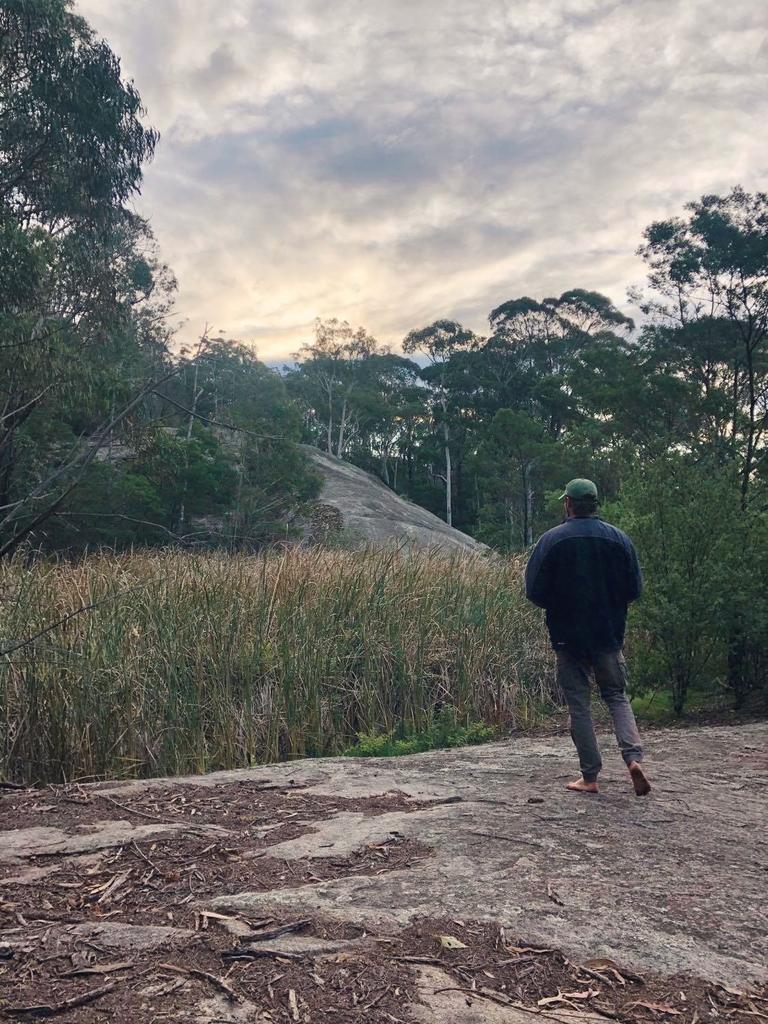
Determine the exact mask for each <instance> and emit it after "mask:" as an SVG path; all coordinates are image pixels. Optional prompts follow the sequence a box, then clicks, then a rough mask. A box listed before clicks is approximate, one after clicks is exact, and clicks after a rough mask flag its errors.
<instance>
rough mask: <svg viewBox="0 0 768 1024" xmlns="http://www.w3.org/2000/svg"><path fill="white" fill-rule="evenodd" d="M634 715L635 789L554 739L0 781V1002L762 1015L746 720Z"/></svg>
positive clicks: (252, 1016) (206, 1013) (761, 946)
mask: <svg viewBox="0 0 768 1024" xmlns="http://www.w3.org/2000/svg"><path fill="white" fill-rule="evenodd" d="M648 738H649V743H648V746H649V760H648V764H649V773H650V774H651V777H652V779H653V781H654V784H655V785H654V792H653V794H652V795H651V797H649V798H647V799H645V800H638V799H637V798H635V797H634V795H633V794H632V790H631V788H630V786H629V784H628V781H627V779H626V778H625V773H624V769H623V766H622V765H621V762H620V761H619V759H618V757H617V756H616V755H614V754H611V755H610V757H608V756H607V757H606V761H607V763H608V765H609V767H608V768H607V769H606V771H605V772H604V778H603V788H602V792H601V794H600V796H599V797H596V798H595V797H585V796H577V795H574V794H570V793H567V792H566V791H565V789H564V783H565V782H566V781H567V779H568V778H569V777H571V772H572V770H573V754H572V751H571V747H570V741H569V740H567V739H566V738H563V737H555V738H551V737H550V738H548V737H541V738H536V739H523V740H514V741H508V742H504V743H496V744H491V745H488V746H484V747H476V748H471V749H464V750H458V751H443V752H435V753H431V754H425V755H420V756H417V757H409V758H402V759H397V760H395V759H393V760H367V761H364V760H351V759H341V758H339V759H333V760H325V761H302V762H298V763H294V764H291V765H276V766H269V767H265V768H259V769H253V770H247V771H240V772H222V773H217V774H214V775H210V776H206V777H202V778H188V779H172V780H155V781H152V782H140V783H124V784H117V783H115V784H100V785H96V786H77V785H70V786H66V787H52V788H47V789H44V790H12V789H5V790H3V791H2V793H0V827H1V828H2V832H0V1012H1V1013H4V1014H5V1016H6V1018H7V1019H12V1020H20V1021H21V1020H34V1019H38V1018H43V1017H45V1018H53V1019H57V1020H61V1021H75V1020H76V1021H82V1022H85V1024H96V1022H107V1021H110V1022H113V1021H114V1022H118V1024H122V1022H125V1024H127V1022H131V1024H149V1022H153V1024H155V1022H158V1024H159V1022H162V1021H171V1020H173V1021H199V1022H201V1024H203V1022H205V1024H225V1022H226V1024H230V1022H231V1024H234V1022H251V1021H254V1022H255V1021H263V1022H273V1024H276V1022H282V1021H288V1022H323V1021H334V1022H339V1024H347V1022H353V1021H366V1022H371V1024H378V1022H382V1024H383V1022H389V1021H396V1022H397V1021H401V1022H411V1021H417V1022H418V1021H420V1022H423V1024H442V1022H445V1024H449V1022H450V1024H472V1022H481V1021H501V1022H507V1021H508V1022H513V1024H533V1017H534V1016H535V1017H548V1018H551V1019H553V1020H555V1021H560V1022H567V1021H575V1022H589V1021H592V1022H596V1021H600V1020H602V1021H612V1020H620V1021H628V1022H629V1021H631V1022H633V1024H634V1022H663V1021H668V1022H671V1024H674V1022H676V1021H679V1024H698V1022H700V1021H711V1022H713V1024H714V1022H716V1021H717V1022H718V1024H723V1020H722V1019H723V1018H727V1019H728V1020H729V1021H733V1022H734V1024H736V1022H739V1024H760V1022H761V1021H768V998H766V994H767V992H766V982H768V972H766V952H767V951H768V941H767V936H768V918H767V917H766V892H768V852H767V851H766V844H765V840H766V824H767V823H768V813H767V807H766V805H767V804H768V799H767V798H766V788H765V787H766V781H767V778H766V769H767V768H768V742H767V741H768V725H766V724H752V725H745V726H739V727H733V728H728V727H712V728H701V729H697V730H691V731H677V730H675V731H671V730H670V731H657V732H654V733H652V734H650V735H649V737H648ZM609 744H610V741H609V740H608V738H607V737H606V743H605V745H606V753H607V749H608V747H609ZM747 1018H752V1020H747Z"/></svg>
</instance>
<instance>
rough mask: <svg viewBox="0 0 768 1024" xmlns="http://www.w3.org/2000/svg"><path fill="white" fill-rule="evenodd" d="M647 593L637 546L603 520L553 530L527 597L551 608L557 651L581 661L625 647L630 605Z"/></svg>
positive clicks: (536, 555)
mask: <svg viewBox="0 0 768 1024" xmlns="http://www.w3.org/2000/svg"><path fill="white" fill-rule="evenodd" d="M642 589H643V577H642V574H641V572H640V566H639V564H638V561H637V553H636V552H635V548H634V545H633V544H632V541H631V540H630V539H629V537H628V536H627V535H626V533H622V531H621V530H619V529H618V528H617V527H615V526H611V525H609V524H608V523H604V522H603V521H602V519H598V518H597V516H584V517H574V518H571V519H566V521H565V522H564V523H563V524H562V525H561V526H556V527H555V528H554V529H553V530H548V531H547V532H546V533H545V534H544V535H543V537H541V538H540V540H539V542H538V544H537V545H536V547H535V548H534V549H533V553H532V554H531V557H530V559H529V561H528V566H527V568H526V570H525V593H526V596H527V597H528V600H529V601H533V603H534V604H537V605H538V606H539V607H540V608H545V609H546V612H547V627H548V629H549V637H550V640H551V641H552V646H553V647H554V649H555V650H556V651H557V650H567V651H569V652H570V653H571V654H575V655H577V656H579V657H590V655H592V654H595V653H597V652H599V651H616V650H619V649H620V648H621V647H622V645H623V643H624V630H625V627H626V622H627V605H628V604H629V603H630V601H634V600H635V599H636V598H638V597H639V596H640V594H641V592H642Z"/></svg>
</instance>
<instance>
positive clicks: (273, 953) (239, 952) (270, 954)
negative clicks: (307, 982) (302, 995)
mask: <svg viewBox="0 0 768 1024" xmlns="http://www.w3.org/2000/svg"><path fill="white" fill-rule="evenodd" d="M222 956H223V957H224V959H225V960H262V959H265V960H267V959H272V960H279V959H283V960H303V959H304V954H303V953H286V952H284V951H283V950H282V949H261V948H259V949H252V948H250V947H246V946H235V947H234V948H232V949H228V950H226V952H224V953H222Z"/></svg>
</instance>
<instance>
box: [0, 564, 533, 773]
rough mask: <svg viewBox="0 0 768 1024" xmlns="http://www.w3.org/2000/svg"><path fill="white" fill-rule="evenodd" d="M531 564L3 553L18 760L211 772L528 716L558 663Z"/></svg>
mask: <svg viewBox="0 0 768 1024" xmlns="http://www.w3.org/2000/svg"><path fill="white" fill-rule="evenodd" d="M521 576H522V565H521V563H520V561H519V560H516V559H509V560H501V559H499V560H495V561H487V560H482V559H464V560H448V559H445V558H441V557H438V556H436V555H421V556H418V557H404V556H402V555H399V554H397V553H394V552H375V551H369V552H358V553H350V552H333V551H326V550H322V549H317V550H312V551H306V550H293V551H288V552H285V553H280V554H275V553H272V554H266V555H260V556H257V557H246V556H240V557H231V556H226V555H218V554H208V555H188V554H182V553H178V552H171V551H168V552H161V553H156V552H139V553H132V554H125V555H115V554H99V555H94V556H91V557H88V558H86V559H84V560H83V561H81V562H79V563H74V564H73V563H71V562H66V561H63V560H61V561H43V562H39V563H36V564H33V565H31V566H30V565H25V564H24V563H23V562H22V561H21V560H20V559H19V560H16V561H13V562H10V563H8V564H6V565H4V566H2V567H0V599H1V603H0V648H2V649H7V648H9V647H11V646H12V645H13V644H14V643H16V642H18V641H19V640H20V639H24V638H28V637H31V636H33V635H35V634H37V633H38V632H40V631H41V630H44V629H46V628H47V627H48V626H50V625H52V624H53V623H56V622H58V621H59V620H61V619H63V618H64V617H65V616H67V615H68V614H70V613H72V612H74V611H76V610H77V609H79V608H81V607H82V606H86V605H91V604H95V605H96V607H94V608H93V609H91V610H90V611H88V612H84V613H82V614H78V615H75V616H74V617H72V618H70V619H69V620H68V621H66V622H64V623H63V624H61V625H58V626H57V627H56V628H55V629H52V630H51V631H50V632H48V633H45V634H44V635H42V636H40V637H39V638H38V639H37V640H35V641H34V642H32V643H30V644H29V645H27V646H25V647H22V648H20V649H19V650H16V651H14V652H13V653H11V654H6V655H5V656H3V657H2V658H0V702H1V707H0V714H1V715H2V724H3V735H2V737H0V772H4V773H5V775H6V777H8V778H14V779H23V780H27V781H42V780H47V781H64V780H72V779H77V778H80V779H82V778H100V777H104V776H143V775H160V774H178V773H186V772H204V771H209V770H212V769H216V768H229V767H237V766H242V765H248V764H252V763H256V762H268V761H274V760H280V759H285V758H292V757H302V756H317V755H327V754H334V753H338V752H339V751H340V750H342V749H343V748H344V747H345V746H347V745H348V744H349V743H350V742H351V741H352V740H354V737H355V735H356V734H357V733H358V732H388V731H390V730H399V731H403V732H409V731H419V730H422V729H425V728H428V727H429V725H430V724H431V722H432V721H433V720H434V717H435V716H436V715H437V714H439V713H440V711H441V709H443V708H445V707H446V706H449V707H451V708H454V709H455V711H456V716H457V720H458V721H459V722H460V723H467V722H471V721H483V722H486V723H488V724H491V725H494V726H498V727H499V728H506V727H518V728H525V727H527V726H530V725H531V724H533V723H534V722H536V721H537V720H538V719H539V717H540V716H541V714H542V711H543V709H544V708H545V707H546V706H547V703H548V699H549V692H550V690H549V688H550V667H549V658H548V655H547V648H546V642H545V638H544V634H543V630H542V626H541V621H540V617H539V614H538V613H537V612H536V610H535V609H533V608H532V607H531V606H530V605H528V604H527V603H526V602H525V600H524V598H523V595H522V587H521Z"/></svg>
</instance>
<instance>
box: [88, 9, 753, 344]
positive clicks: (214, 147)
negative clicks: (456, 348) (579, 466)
mask: <svg viewBox="0 0 768 1024" xmlns="http://www.w3.org/2000/svg"><path fill="white" fill-rule="evenodd" d="M77 10H78V11H79V13H81V14H83V15H84V16H85V17H86V18H87V19H88V21H89V22H90V23H91V25H92V26H93V28H94V29H95V30H96V31H97V32H98V33H99V34H100V35H103V36H104V37H105V38H106V39H107V40H108V41H109V43H110V45H111V46H112V48H113V50H114V51H115V52H116V53H117V54H118V55H119V56H120V57H121V58H122V66H123V72H124V74H125V76H126V77H128V78H132V79H133V80H134V81H135V83H136V85H137V87H138V89H139V91H140V93H141V95H142V98H143V100H144V104H145V106H146V107H147V110H148V116H147V121H148V123H150V124H152V125H153V126H154V127H156V128H158V129H159V130H160V132H161V141H160V144H159V147H158V150H157V154H156V156H155V159H154V161H153V162H152V163H151V164H150V165H149V166H148V167H147V169H146V173H145V181H144V187H143V193H142V196H141V197H140V198H139V199H138V200H137V203H136V206H137V209H138V210H139V212H140V213H142V214H143V215H145V216H147V217H149V219H150V220H151V223H152V225H153V228H154V231H155V234H156V236H157V240H158V243H159V246H160V252H161V254H162V257H163V259H164V260H166V261H167V262H168V263H169V264H170V266H171V267H172V269H173V270H174V272H175V274H176V276H177V278H178V281H179V292H178V298H177V312H178V320H179V324H180V335H179V336H180V338H181V339H182V340H192V339H193V338H194V337H197V336H199V335H200V333H201V332H202V331H203V329H204V328H205V327H206V325H207V326H208V327H209V328H210V330H211V331H212V332H213V333H214V334H219V333H223V334H225V335H226V336H227V337H231V338H237V339H239V340H241V341H244V342H246V343H249V344H253V345H254V346H255V348H256V350H257V353H258V355H259V356H260V357H261V358H262V359H265V360H267V361H270V362H271V361H279V360H282V359H286V358H289V357H290V354H291V353H293V352H295V351H296V350H297V349H298V348H299V347H300V345H301V344H302V343H303V342H305V341H307V340H309V339H310V338H311V336H312V324H313V321H314V319H315V317H318V316H319V317H324V318H325V317H338V318H339V319H346V320H349V321H350V322H351V323H352V324H353V326H358V325H362V326H365V327H366V328H367V329H368V330H369V331H370V332H371V333H373V334H374V335H375V336H376V337H377V338H379V339H380V340H381V341H382V342H384V343H387V344H390V345H392V346H393V347H395V348H396V347H397V346H398V344H399V342H400V341H401V340H402V338H403V337H404V335H405V334H406V333H407V332H408V331H409V330H410V329H411V328H414V327H422V326H425V325H426V324H428V323H430V322H431V321H432V320H435V319H437V318H442V317H449V318H451V319H458V320H460V321H461V322H463V323H464V324H465V325H466V326H468V327H470V328H472V329H474V330H476V331H478V332H479V333H483V332H484V330H486V329H487V315H488V313H489V311H490V310H491V309H492V308H494V307H495V306H497V305H499V304H500V303H502V302H504V301H506V300H508V299H511V298H516V297H519V296H521V295H530V296H532V297H534V298H543V297H545V296H549V295H559V294H560V293H562V292H563V291H565V290H566V289H569V288H588V289H595V290H598V291H601V292H604V293H605V294H607V295H609V296H610V297H611V298H612V299H613V300H614V301H615V302H616V303H617V304H618V305H620V306H621V307H622V308H623V309H625V310H628V311H630V312H631V309H630V306H629V304H628V300H627V297H626V293H627V289H628V287H630V286H633V285H639V284H642V283H643V278H644V271H643V264H642V261H641V260H640V259H639V258H638V257H637V255H636V249H637V247H638V245H639V244H640V243H641V241H642V232H643V229H644V228H645V227H646V226H647V225H648V224H649V223H651V222H652V221H654V220H658V219H662V218H665V217H668V216H671V215H676V214H678V213H681V212H682V209H683V205H684V203H686V202H688V201H690V200H692V199H695V198H697V197H699V196H700V195H702V194H703V193H710V192H724V191H727V190H728V189H730V187H731V186H732V185H734V184H737V183H738V184H742V185H743V186H744V187H745V188H747V189H749V190H754V189H766V188H768V133H766V131H765V125H766V124H767V123H768V17H766V14H768V11H767V10H766V5H765V2H764V0H728V2H727V3H723V2H722V0H506V2H501V0H227V2H225V3H222V2H221V0H77Z"/></svg>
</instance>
